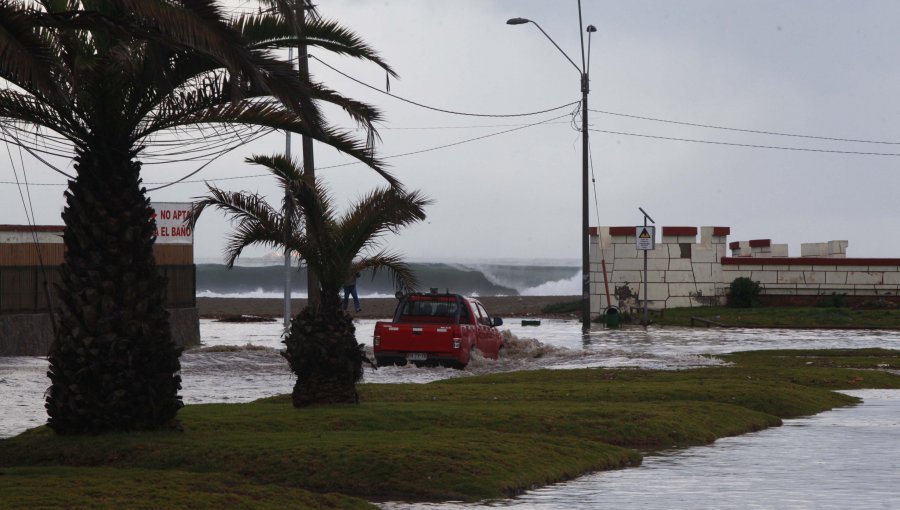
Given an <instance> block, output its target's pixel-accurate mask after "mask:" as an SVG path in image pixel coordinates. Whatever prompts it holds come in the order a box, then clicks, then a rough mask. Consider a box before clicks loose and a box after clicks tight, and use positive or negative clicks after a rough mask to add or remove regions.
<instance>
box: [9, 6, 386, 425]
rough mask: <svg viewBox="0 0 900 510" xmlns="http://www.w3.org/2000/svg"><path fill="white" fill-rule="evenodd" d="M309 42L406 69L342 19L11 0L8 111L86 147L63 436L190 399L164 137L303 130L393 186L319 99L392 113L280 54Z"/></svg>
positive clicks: (55, 355)
mask: <svg viewBox="0 0 900 510" xmlns="http://www.w3.org/2000/svg"><path fill="white" fill-rule="evenodd" d="M301 43H302V44H308V45H313V46H320V47H323V48H325V49H328V50H330V51H335V52H339V53H342V54H347V55H351V56H354V57H358V58H361V59H364V60H368V61H371V62H374V63H375V64H377V65H379V66H381V67H382V68H384V69H385V70H386V71H387V72H388V73H391V74H392V73H393V71H391V69H390V67H388V66H387V65H386V64H385V63H384V62H383V61H382V60H381V59H380V58H379V57H378V56H377V54H375V52H374V51H372V49H371V48H369V47H368V46H367V45H365V44H364V43H363V42H362V41H361V40H360V39H359V38H358V37H356V36H355V35H354V34H353V33H352V32H350V31H348V30H346V29H344V28H343V27H341V26H340V25H338V24H336V23H333V22H328V21H316V22H312V23H310V24H308V25H305V26H304V27H303V31H302V33H301V34H299V35H297V31H296V30H295V27H294V26H293V25H290V24H289V23H287V22H286V21H285V19H284V17H283V16H280V15H278V14H262V15H257V16H242V17H237V18H234V19H232V18H229V17H228V16H227V15H226V14H225V13H224V12H223V11H222V10H221V9H220V8H219V7H218V6H217V5H216V3H215V1H214V0H40V1H35V0H0V122H3V123H4V124H6V125H7V126H9V127H11V128H13V129H17V130H19V131H20V132H27V131H28V130H29V129H34V128H35V127H38V128H46V129H47V130H48V132H49V134H50V135H51V137H52V136H61V137H63V138H65V139H66V140H68V142H70V143H71V144H72V146H74V163H75V164H74V168H75V171H76V175H75V177H74V178H73V179H72V180H70V181H69V187H68V190H67V191H66V192H65V199H66V206H65V210H64V212H63V214H62V218H63V221H64V222H65V225H66V230H65V233H64V236H63V241H64V244H65V250H66V255H65V261H64V263H63V265H62V268H61V272H62V284H61V286H60V287H59V288H58V289H57V295H58V298H59V303H58V310H57V312H58V315H59V321H58V327H57V332H56V336H55V340H54V342H53V345H52V347H51V352H50V356H49V359H50V371H49V376H50V380H51V387H50V390H49V393H48V397H47V401H46V408H47V413H48V415H49V421H48V423H49V425H50V427H51V428H53V429H54V430H55V431H56V432H57V433H61V434H68V433H96V432H102V431H106V430H133V429H151V428H160V427H167V426H169V425H172V424H174V423H175V415H176V413H177V411H178V409H179V408H180V407H181V405H182V403H181V398H180V397H179V396H178V390H179V388H180V377H179V375H178V372H179V368H180V365H179V361H178V357H179V349H178V348H177V347H176V346H175V345H174V344H173V342H172V340H171V336H170V332H169V325H168V317H167V313H166V311H165V309H164V306H163V305H164V302H163V292H164V283H165V282H164V280H163V279H162V278H161V277H160V276H159V275H158V273H157V270H156V267H155V261H154V258H153V252H152V246H153V242H154V240H155V238H154V221H153V219H152V217H151V214H152V210H151V208H150V204H149V201H148V198H147V195H146V189H145V188H144V187H143V186H142V181H141V177H140V173H141V157H142V154H144V152H145V147H148V146H152V145H153V143H154V142H155V141H156V140H157V138H155V135H158V134H159V133H160V132H173V131H176V132H177V130H179V129H181V128H183V127H185V126H223V125H233V124H240V125H246V124H250V125H256V126H265V127H269V128H275V129H284V130H289V131H292V132H296V133H301V134H306V135H309V136H311V137H313V138H314V139H316V140H319V141H321V142H324V143H326V144H329V145H332V146H334V147H336V148H337V149H339V150H341V151H344V152H346V153H348V154H351V155H352V156H354V157H356V158H357V159H359V160H361V161H363V162H364V163H366V164H368V165H369V166H370V167H371V168H373V169H374V170H375V171H376V172H379V173H380V174H381V175H382V176H384V177H385V178H386V179H387V180H388V181H389V182H391V183H394V180H393V178H392V177H391V176H390V175H389V174H388V173H387V172H385V171H384V169H383V168H382V165H381V163H380V162H379V161H378V160H377V159H375V158H374V157H373V155H372V152H371V150H370V147H368V146H367V143H366V141H365V140H357V139H355V138H354V137H352V136H351V135H349V134H348V133H347V132H344V131H341V130H337V129H335V128H332V127H330V126H329V125H328V124H327V123H326V122H325V120H324V119H323V118H322V116H321V114H320V112H319V108H318V106H317V101H326V102H331V103H334V104H337V105H340V106H341V107H342V108H343V109H344V110H345V111H346V112H347V113H348V114H349V115H350V116H351V117H352V118H353V119H354V120H356V121H357V122H358V123H360V124H361V125H363V126H364V127H366V128H370V129H371V127H372V124H373V122H376V121H378V120H379V118H380V113H379V112H378V111H377V110H376V109H374V108H372V107H371V106H368V105H366V104H363V103H360V102H357V101H354V100H352V99H349V98H345V97H343V96H341V95H340V94H338V93H337V92H335V91H333V90H330V89H328V88H327V87H325V86H323V85H322V84H319V83H315V82H312V81H310V80H304V79H300V78H299V77H298V75H297V73H296V71H295V70H294V69H293V67H292V65H291V64H290V63H289V62H286V61H284V60H282V59H280V58H279V57H277V55H276V53H275V52H274V50H275V49H276V48H278V47H281V46H284V45H292V46H296V45H297V44H301Z"/></svg>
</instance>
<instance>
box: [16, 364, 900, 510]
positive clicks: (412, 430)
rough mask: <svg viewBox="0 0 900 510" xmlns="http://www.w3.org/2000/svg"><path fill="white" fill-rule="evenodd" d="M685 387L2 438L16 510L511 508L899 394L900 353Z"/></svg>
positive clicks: (710, 376) (411, 389)
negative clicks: (602, 473)
mask: <svg viewBox="0 0 900 510" xmlns="http://www.w3.org/2000/svg"><path fill="white" fill-rule="evenodd" d="M724 358H725V359H726V361H728V362H729V364H728V365H726V366H721V367H712V368H702V369H694V370H685V371H652V370H605V369H581V370H540V371H527V372H513V373H504V374H494V375H489V376H481V377H465V378H457V379H452V380H446V381H439V382H434V383H430V384H371V385H362V386H361V387H360V390H361V398H362V403H361V404H359V405H340V406H322V407H315V408H309V409H304V410H296V409H293V408H292V407H291V405H290V398H289V397H288V396H280V397H274V398H270V399H264V400H260V401H257V402H253V403H249V404H209V405H192V406H187V407H185V408H184V409H183V410H182V411H181V413H180V414H179V417H180V419H181V421H182V423H183V428H184V430H183V431H181V432H145V433H131V434H110V435H103V436H88V437H57V436H55V435H54V434H53V433H52V432H51V431H50V430H49V429H47V428H46V427H40V428H37V429H33V430H30V431H28V432H26V433H23V434H21V435H19V436H17V437H15V438H10V439H5V440H0V495H2V505H0V506H2V507H3V508H38V507H39V508H122V507H128V508H224V507H227V508H285V507H290V508H370V507H371V505H369V504H368V503H367V502H366V501H377V500H394V499H400V500H414V501H430V500H448V499H458V500H466V501H472V500H479V499H490V498H501V497H504V496H509V495H512V494H516V493H518V492H521V491H523V490H525V489H528V488H531V487H535V486H540V485H545V484H548V483H553V482H557V481H561V480H567V479H571V478H573V477H576V476H578V475H580V474H583V473H586V472H590V471H596V470H603V469H615V468H624V467H629V466H635V465H638V464H640V462H641V455H640V454H639V453H638V451H639V450H647V449H663V448H672V447H681V446H690V445H698V444H706V443H709V442H711V441H714V440H715V439H717V438H720V437H724V436H730V435H736V434H742V433H745V432H749V431H754V430H760V429H763V428H766V427H771V426H777V425H780V423H781V419H782V418H789V417H796V416H803V415H810V414H814V413H818V412H821V411H824V410H827V409H831V408H834V407H838V406H845V405H852V404H853V403H855V402H856V401H857V400H856V399H855V398H853V397H849V396H846V395H843V394H840V393H835V392H834V391H832V390H836V389H849V388H854V389H855V388H900V376H896V375H892V374H890V373H887V372H883V371H873V370H859V369H870V368H889V367H893V368H898V367H900V351H892V350H881V349H868V350H844V351H768V352H751V353H739V354H733V355H729V356H725V357H724Z"/></svg>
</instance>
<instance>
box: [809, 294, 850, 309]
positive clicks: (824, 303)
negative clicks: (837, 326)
mask: <svg viewBox="0 0 900 510" xmlns="http://www.w3.org/2000/svg"><path fill="white" fill-rule="evenodd" d="M816 306H818V307H820V308H844V307H846V306H847V294H845V293H840V294H838V293H837V292H832V293H831V295H830V296H823V297H822V299H820V300H819V301H817V302H816Z"/></svg>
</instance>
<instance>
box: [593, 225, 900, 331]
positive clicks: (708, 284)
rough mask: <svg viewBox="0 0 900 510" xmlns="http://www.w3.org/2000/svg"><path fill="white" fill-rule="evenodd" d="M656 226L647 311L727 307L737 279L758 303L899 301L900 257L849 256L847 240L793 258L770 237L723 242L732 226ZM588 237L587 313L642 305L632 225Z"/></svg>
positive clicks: (814, 246)
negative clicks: (757, 291) (755, 285)
mask: <svg viewBox="0 0 900 510" xmlns="http://www.w3.org/2000/svg"><path fill="white" fill-rule="evenodd" d="M659 230H661V231H662V240H661V242H659V243H656V246H655V249H654V250H650V251H647V266H648V267H647V269H648V271H647V296H646V299H647V306H648V308H653V309H663V308H676V307H700V306H711V305H717V304H724V302H725V297H726V295H727V291H728V286H729V284H730V283H731V282H732V281H734V279H735V278H737V277H740V276H745V277H748V278H750V279H751V280H754V281H756V282H759V284H760V287H761V289H762V292H761V299H760V300H761V301H762V302H763V304H797V305H801V304H806V305H810V304H815V303H816V302H817V301H819V300H821V299H822V297H823V296H828V295H831V294H832V293H835V294H845V295H846V296H847V298H846V300H847V302H848V303H850V304H853V303H860V302H863V301H867V300H873V299H885V300H889V301H895V302H900V297H898V296H900V258H847V246H848V244H849V243H848V242H847V241H828V242H824V243H806V244H802V245H801V247H800V253H801V256H800V257H790V256H789V255H788V246H787V245H786V244H772V241H771V240H770V239H756V240H751V241H735V242H731V243H728V241H727V237H728V235H729V234H730V233H731V229H730V228H729V227H700V228H699V229H698V227H662V228H661V229H659ZM698 231H699V234H700V242H697V234H698ZM590 235H591V275H590V276H591V315H593V316H596V315H599V314H602V313H603V310H605V309H606V308H607V307H608V306H610V304H611V305H613V306H617V307H619V308H620V309H622V310H623V311H626V312H627V311H630V308H631V307H637V306H643V304H644V299H645V298H644V297H642V294H643V292H644V276H643V274H644V272H643V269H644V259H643V252H642V251H639V250H637V248H636V230H635V227H634V226H629V227H599V228H597V227H594V228H591V232H590ZM727 249H730V250H731V251H732V254H731V255H732V256H731V257H728V256H727ZM604 262H605V268H606V270H605V272H604ZM607 288H608V289H609V296H610V299H609V300H607V297H606V295H607Z"/></svg>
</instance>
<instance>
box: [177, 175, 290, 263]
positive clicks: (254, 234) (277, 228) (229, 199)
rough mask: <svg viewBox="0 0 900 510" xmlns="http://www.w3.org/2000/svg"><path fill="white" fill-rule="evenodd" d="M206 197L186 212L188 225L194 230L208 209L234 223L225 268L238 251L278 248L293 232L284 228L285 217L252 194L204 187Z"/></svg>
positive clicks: (258, 196) (262, 199) (238, 253)
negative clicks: (207, 191) (254, 246)
mask: <svg viewBox="0 0 900 510" xmlns="http://www.w3.org/2000/svg"><path fill="white" fill-rule="evenodd" d="M206 187H207V189H208V190H209V195H208V196H205V197H195V198H196V200H195V201H194V202H193V203H192V204H191V210H190V211H189V212H188V217H187V222H188V224H189V225H191V228H194V227H195V226H196V224H197V221H198V220H199V219H200V216H201V215H202V214H203V211H204V210H206V209H207V208H209V207H213V208H216V209H219V210H221V211H222V212H224V213H225V215H226V216H227V217H229V218H230V219H231V220H232V222H236V223H237V227H236V230H235V232H234V233H233V234H232V235H231V236H230V237H229V241H228V244H227V245H226V248H225V254H226V264H227V265H228V267H231V266H232V265H234V261H235V260H237V258H238V257H239V256H240V254H241V251H242V250H243V249H244V248H246V247H247V246H250V245H251V244H257V243H259V244H264V245H270V246H279V245H282V244H283V243H284V242H285V232H286V231H288V232H292V231H293V230H294V229H292V228H288V227H286V225H285V223H284V221H285V220H284V216H283V215H282V214H281V213H279V212H278V211H276V210H275V209H273V208H272V206H270V205H269V204H268V203H267V202H266V201H265V199H264V198H263V197H262V196H260V195H258V194H255V193H252V194H251V193H244V192H232V191H225V190H221V189H219V188H217V187H215V186H212V185H207V186H206Z"/></svg>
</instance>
